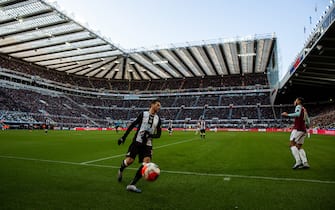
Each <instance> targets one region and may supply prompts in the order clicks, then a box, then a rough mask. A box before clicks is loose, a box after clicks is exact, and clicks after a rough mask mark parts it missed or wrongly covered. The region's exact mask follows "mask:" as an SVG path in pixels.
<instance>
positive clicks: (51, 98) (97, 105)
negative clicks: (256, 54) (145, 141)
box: [0, 56, 335, 127]
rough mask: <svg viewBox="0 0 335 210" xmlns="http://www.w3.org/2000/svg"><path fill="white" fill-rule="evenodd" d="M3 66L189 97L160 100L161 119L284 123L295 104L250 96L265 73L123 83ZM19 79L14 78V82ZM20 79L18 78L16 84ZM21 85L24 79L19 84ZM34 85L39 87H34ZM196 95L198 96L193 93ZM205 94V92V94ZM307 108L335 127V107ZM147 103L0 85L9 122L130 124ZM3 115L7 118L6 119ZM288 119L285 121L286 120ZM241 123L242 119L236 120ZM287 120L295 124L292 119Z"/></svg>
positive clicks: (99, 86)
mask: <svg viewBox="0 0 335 210" xmlns="http://www.w3.org/2000/svg"><path fill="white" fill-rule="evenodd" d="M0 68H6V69H10V70H14V71H15V72H18V73H20V74H25V75H30V76H31V77H32V78H33V77H34V78H35V77H36V78H41V80H44V79H46V80H48V81H55V82H60V83H62V84H64V85H68V87H70V88H76V87H87V88H92V90H95V91H97V92H101V91H104V90H114V91H117V90H120V91H134V92H133V93H136V91H137V90H138V91H161V93H162V92H163V91H168V90H175V91H180V92H184V93H185V92H187V91H189V93H188V94H184V95H182V94H174V95H173V94H171V95H166V96H161V97H160V100H161V103H162V110H161V112H160V115H161V117H162V119H172V120H179V121H181V120H185V119H192V120H197V119H199V117H200V116H203V117H205V118H206V119H208V120H210V119H216V118H217V119H220V120H233V121H234V120H245V119H253V120H258V121H260V122H262V121H265V120H269V119H278V120H283V119H282V118H281V116H280V113H281V112H283V111H287V110H288V109H289V108H290V109H292V106H293V105H278V106H275V107H274V108H272V107H271V106H270V99H269V93H263V92H257V91H255V92H251V93H250V91H246V90H250V89H252V90H255V89H256V90H257V89H258V88H259V87H260V86H262V85H264V86H267V85H268V84H267V79H266V74H250V75H248V74H247V75H242V76H241V75H228V76H219V77H194V78H180V79H167V80H152V81H150V80H142V81H128V80H124V81H120V80H105V79H97V78H88V77H80V76H74V75H70V74H69V75H68V74H66V73H62V72H56V71H53V70H48V69H43V68H40V67H37V66H34V65H31V64H27V63H24V62H22V61H16V60H15V59H14V58H8V57H4V56H0ZM13 81H14V80H13ZM15 81H16V80H15ZM17 82H18V83H20V82H19V81H17ZM31 86H32V87H34V84H31ZM225 87H227V88H229V90H234V87H236V88H237V89H238V90H241V91H232V92H229V93H221V94H219V93H216V92H214V91H213V92H212V93H211V94H199V90H200V89H205V90H206V91H211V90H213V89H212V88H225ZM190 92H193V93H194V94H190ZM200 93H201V92H200ZM327 107H328V106H326V107H325V108H324V107H323V106H322V105H314V106H312V105H311V106H310V108H309V107H307V109H308V110H311V111H310V115H311V116H312V117H313V118H312V120H313V124H314V127H316V126H317V127H334V122H335V111H334V105H333V106H329V107H330V108H327ZM147 108H148V101H147V100H146V99H144V100H143V99H126V98H123V96H97V95H94V94H87V95H84V96H83V95H81V96H79V95H75V94H74V93H60V92H53V91H50V90H48V89H44V90H43V89H41V88H40V89H38V88H36V87H34V89H33V88H32V89H29V90H28V89H24V88H19V87H16V88H8V87H6V88H5V87H0V110H2V115H6V114H5V113H9V111H11V114H7V116H6V117H7V118H6V119H7V120H11V121H18V122H20V121H29V122H34V123H36V122H40V123H41V122H43V121H44V120H45V118H46V116H48V117H49V118H50V119H51V120H52V122H54V123H57V124H62V125H64V126H79V125H92V126H93V125H95V126H97V125H108V124H109V123H110V122H109V121H108V120H107V119H110V120H112V121H113V120H114V121H115V120H130V119H133V118H135V117H136V116H137V115H138V113H140V111H143V110H147ZM3 118H4V117H2V119H3ZM285 120H286V121H285ZM237 122H239V121H237ZM283 122H285V123H290V122H289V121H287V119H284V120H283Z"/></svg>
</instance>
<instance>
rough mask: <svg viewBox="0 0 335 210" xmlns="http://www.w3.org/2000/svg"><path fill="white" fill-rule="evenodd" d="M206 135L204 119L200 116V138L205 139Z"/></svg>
mask: <svg viewBox="0 0 335 210" xmlns="http://www.w3.org/2000/svg"><path fill="white" fill-rule="evenodd" d="M205 137H206V121H205V120H204V119H203V118H201V120H200V138H202V139H205Z"/></svg>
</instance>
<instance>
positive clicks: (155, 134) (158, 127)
mask: <svg viewBox="0 0 335 210" xmlns="http://www.w3.org/2000/svg"><path fill="white" fill-rule="evenodd" d="M161 134H162V125H161V118H159V120H158V124H157V128H156V132H155V133H154V134H152V138H159V137H161Z"/></svg>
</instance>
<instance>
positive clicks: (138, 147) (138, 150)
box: [126, 141, 152, 163]
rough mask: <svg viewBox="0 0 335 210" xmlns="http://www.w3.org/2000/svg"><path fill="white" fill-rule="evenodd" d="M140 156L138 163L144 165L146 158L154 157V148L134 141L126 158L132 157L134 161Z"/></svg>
mask: <svg viewBox="0 0 335 210" xmlns="http://www.w3.org/2000/svg"><path fill="white" fill-rule="evenodd" d="M136 155H138V162H139V163H142V162H143V159H144V158H145V157H150V158H151V157H152V146H147V145H145V144H142V143H140V142H137V141H133V142H132V143H131V144H130V145H129V148H128V152H127V154H126V157H131V158H133V159H135V158H136Z"/></svg>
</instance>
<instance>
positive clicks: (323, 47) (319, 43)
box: [277, 5, 335, 103]
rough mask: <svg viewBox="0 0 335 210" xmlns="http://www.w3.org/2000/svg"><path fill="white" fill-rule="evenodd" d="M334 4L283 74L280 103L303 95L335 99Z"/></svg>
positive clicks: (313, 98) (312, 98) (314, 99)
mask: <svg viewBox="0 0 335 210" xmlns="http://www.w3.org/2000/svg"><path fill="white" fill-rule="evenodd" d="M334 14H335V5H333V6H332V8H331V9H330V10H328V12H327V15H325V16H324V19H323V21H321V22H320V23H319V25H318V26H317V27H316V29H315V30H314V33H312V34H311V36H310V38H309V39H308V40H307V42H306V44H305V47H304V48H303V50H302V51H301V52H300V53H299V55H298V56H297V58H296V59H295V61H294V62H293V64H292V67H291V69H290V70H289V72H288V73H287V75H286V77H285V78H284V82H283V84H282V85H281V88H280V90H279V94H278V97H277V103H287V102H292V101H293V99H294V98H296V97H298V96H302V97H304V98H305V99H306V101H309V102H315V101H326V100H332V101H334V100H335V16H334Z"/></svg>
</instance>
